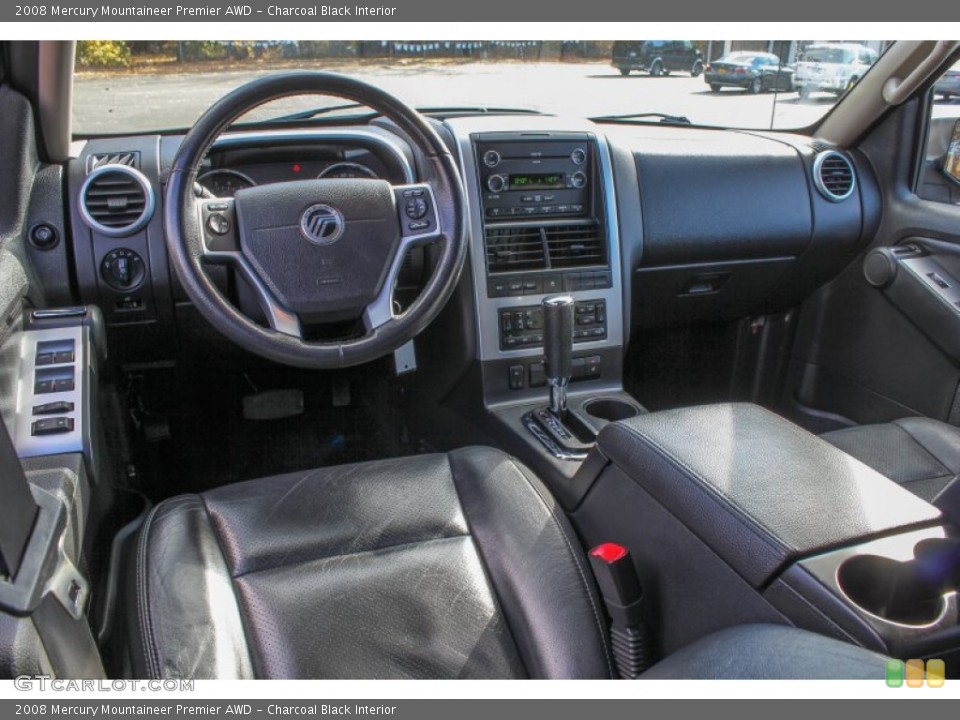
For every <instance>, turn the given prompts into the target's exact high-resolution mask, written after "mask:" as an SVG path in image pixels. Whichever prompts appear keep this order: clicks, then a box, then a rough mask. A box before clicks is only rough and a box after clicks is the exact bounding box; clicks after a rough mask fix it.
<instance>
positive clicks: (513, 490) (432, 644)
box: [130, 447, 883, 679]
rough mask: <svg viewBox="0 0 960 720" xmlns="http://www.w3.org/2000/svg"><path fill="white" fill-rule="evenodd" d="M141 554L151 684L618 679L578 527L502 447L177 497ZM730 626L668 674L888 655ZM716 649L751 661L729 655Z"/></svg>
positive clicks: (752, 672)
mask: <svg viewBox="0 0 960 720" xmlns="http://www.w3.org/2000/svg"><path fill="white" fill-rule="evenodd" d="M135 555H136V557H135V571H134V573H133V580H134V582H135V584H136V587H135V592H132V593H130V597H131V598H132V599H133V602H134V603H135V608H133V611H134V612H133V613H132V614H131V616H130V617H132V618H133V620H132V622H131V625H134V626H135V627H134V628H132V633H131V651H132V652H131V655H132V660H133V668H132V670H133V673H134V675H135V676H136V677H143V678H218V679H245V678H524V677H530V678H610V677H613V676H615V673H614V668H613V663H612V661H611V652H610V647H609V641H608V636H607V628H606V624H605V620H604V615H603V609H602V607H603V606H602V603H601V601H600V599H599V598H598V596H597V593H596V589H595V587H594V584H593V579H592V576H591V574H590V570H589V568H588V566H587V564H586V561H585V557H584V556H583V552H582V550H581V548H580V544H579V542H578V540H577V538H576V536H575V534H574V532H573V530H572V528H571V527H570V525H569V523H568V521H567V519H566V517H565V516H564V515H563V513H562V511H561V509H560V508H559V507H558V506H557V504H556V503H555V502H554V500H553V499H552V497H551V496H550V495H549V493H548V492H547V491H546V490H545V488H544V487H543V486H542V485H541V484H540V482H539V481H538V479H537V478H536V477H534V476H533V475H532V474H531V473H530V471H529V470H527V469H526V468H525V467H523V466H522V465H521V464H519V463H518V462H517V461H515V460H513V459H512V458H510V457H509V456H507V455H504V454H503V453H501V452H499V451H496V450H493V449H489V448H480V447H474V448H464V449H461V450H456V451H454V452H451V453H449V454H445V455H420V456H415V457H407V458H401V459H392V460H383V461H377V462H369V463H362V464H356V465H346V466H339V467H328V468H322V469H319V470H314V471H310V472H300V473H292V474H287V475H280V476H277V477H272V478H266V479H262V480H254V481H250V482H244V483H238V484H235V485H228V486H225V487H221V488H218V489H216V490H212V491H209V492H206V493H203V494H201V495H182V496H179V497H175V498H171V499H169V500H166V501H164V502H162V503H160V504H159V505H158V506H157V507H156V508H155V509H154V510H153V511H152V512H151V513H150V515H149V517H148V518H147V520H146V521H145V523H144V526H143V528H142V530H141V534H140V539H139V544H138V547H137V551H136V553H135ZM758 628H759V629H758ZM725 632H726V635H724V634H723V633H721V634H720V635H723V637H719V636H716V639H713V640H711V639H709V638H708V639H707V640H706V641H705V644H703V643H701V644H702V645H703V647H694V646H691V647H689V648H687V649H685V650H684V651H682V652H681V653H677V655H676V656H675V659H674V660H673V661H672V664H671V661H670V660H669V659H668V660H667V661H665V662H664V663H661V666H660V670H657V668H654V670H655V671H656V672H660V675H656V674H655V675H654V676H655V677H683V676H694V675H696V676H713V677H721V676H725V677H734V676H739V677H757V676H759V677H770V676H771V675H770V674H769V673H770V672H771V668H772V667H773V668H780V667H787V668H788V669H786V670H783V671H782V672H783V673H785V674H783V675H780V676H781V677H788V676H794V677H811V676H813V677H819V676H820V674H821V673H823V672H824V668H825V667H827V668H828V670H829V672H830V673H832V675H833V676H839V677H850V676H857V677H876V678H879V677H882V673H883V660H882V658H881V657H880V656H878V655H875V654H874V653H870V652H867V651H865V650H862V649H861V648H856V647H854V646H851V645H847V644H845V643H840V642H837V641H834V640H830V639H828V638H823V637H820V636H817V635H812V634H810V633H805V632H803V631H799V630H795V629H792V628H777V627H772V628H770V627H767V628H764V626H756V627H754V628H752V629H751V628H749V627H745V628H744V630H743V632H739V633H738V632H737V631H736V630H734V631H730V630H728V631H725ZM797 634H799V635H801V636H802V637H800V638H799V639H798V638H797V637H796V635H797ZM738 643H739V644H744V647H745V648H749V651H748V652H747V651H745V652H744V653H738V651H737V650H736V646H737V645H738ZM694 645H695V646H696V645H697V644H696V643H695V644H694ZM719 647H722V648H726V649H727V651H729V652H731V653H733V654H734V656H735V657H736V656H739V657H740V658H741V663H746V665H743V664H741V665H739V666H733V667H732V666H731V664H730V663H729V656H728V660H726V661H723V662H719V661H717V657H718V655H717V653H718V648H719ZM763 648H766V653H765V652H764V651H763ZM797 648H800V650H798V649H797ZM807 648H809V650H808V649H807ZM684 652H685V653H686V654H687V655H689V657H687V655H684V657H683V658H680V657H679V656H680V655H682V654H683V653H684ZM798 654H802V655H803V657H799V658H798V657H797V656H798ZM771 657H775V658H782V657H790V658H791V661H790V662H789V663H786V664H784V663H781V662H779V661H778V662H772V661H771V659H770V658H771ZM831 658H834V659H835V664H837V663H839V665H840V667H837V668H834V667H831V666H830V659H831ZM811 673H812V675H811ZM704 674H705V675H704Z"/></svg>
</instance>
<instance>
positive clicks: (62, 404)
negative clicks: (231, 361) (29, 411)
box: [33, 400, 74, 415]
mask: <svg viewBox="0 0 960 720" xmlns="http://www.w3.org/2000/svg"><path fill="white" fill-rule="evenodd" d="M73 409H74V405H73V403H72V402H69V401H67V400H57V401H56V402H48V403H44V404H43V405H35V406H34V408H33V414H34V415H57V414H59V413H68V412H73Z"/></svg>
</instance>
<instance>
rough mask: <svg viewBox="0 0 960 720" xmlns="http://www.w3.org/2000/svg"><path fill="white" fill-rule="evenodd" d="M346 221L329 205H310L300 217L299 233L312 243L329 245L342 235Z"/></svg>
mask: <svg viewBox="0 0 960 720" xmlns="http://www.w3.org/2000/svg"><path fill="white" fill-rule="evenodd" d="M345 227H346V221H345V220H344V219H343V215H342V214H341V212H340V211H339V210H337V209H336V208H332V207H330V206H329V205H311V206H310V207H308V208H307V209H306V210H304V211H303V215H301V216H300V232H302V233H303V236H304V237H305V238H306V239H307V240H309V241H310V242H312V243H316V244H317V245H329V244H330V243H333V242H336V241H337V240H339V239H340V236H341V235H343V230H344V228H345Z"/></svg>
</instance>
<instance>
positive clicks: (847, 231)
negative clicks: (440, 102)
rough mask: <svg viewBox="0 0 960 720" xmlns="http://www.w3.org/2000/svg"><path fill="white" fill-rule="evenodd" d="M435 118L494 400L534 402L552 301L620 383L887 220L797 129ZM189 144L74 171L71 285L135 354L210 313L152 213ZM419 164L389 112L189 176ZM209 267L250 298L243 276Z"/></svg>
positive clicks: (355, 173) (769, 307)
mask: <svg viewBox="0 0 960 720" xmlns="http://www.w3.org/2000/svg"><path fill="white" fill-rule="evenodd" d="M433 122H435V126H436V128H437V129H438V131H439V132H440V133H441V136H442V137H444V139H445V141H446V142H447V144H448V146H449V147H450V149H451V151H452V153H453V154H454V156H455V158H456V159H457V161H458V163H459V168H460V171H461V174H462V179H463V183H464V187H465V190H466V193H467V209H468V216H469V217H468V218H467V220H468V227H469V258H470V260H469V265H468V268H469V269H468V271H467V275H468V277H469V281H468V282H465V284H464V286H463V287H464V292H461V293H458V294H457V295H455V298H454V300H453V301H452V303H454V304H457V305H458V306H459V307H458V310H459V312H457V313H455V314H456V316H457V317H459V318H461V319H464V318H469V320H461V322H460V325H459V326H458V327H457V328H456V332H459V333H462V340H463V342H462V345H463V346H464V347H465V348H466V349H465V350H464V352H465V353H466V354H468V355H469V357H467V358H465V361H466V362H474V363H478V364H479V367H480V371H481V377H482V385H483V394H484V400H485V402H486V403H487V405H489V406H496V405H498V404H501V403H513V402H521V401H524V400H529V399H530V398H533V397H538V396H539V395H541V394H542V392H543V390H542V386H543V384H544V378H543V366H542V362H541V355H542V340H543V338H542V317H541V315H540V312H539V306H540V303H541V301H542V300H543V298H544V297H546V296H547V295H550V294H554V293H560V292H562V293H567V294H571V295H573V297H574V299H575V301H576V304H577V305H576V321H575V323H576V325H575V329H574V339H575V345H574V351H575V354H574V381H575V384H576V383H579V387H582V388H583V389H584V391H590V392H596V391H612V390H616V389H617V388H619V387H620V385H621V382H622V370H623V367H622V364H623V356H624V352H625V349H626V347H627V345H628V343H629V341H630V337H631V334H641V341H642V332H643V330H644V328H647V327H656V326H663V325H671V324H673V325H677V324H689V323H695V322H701V321H713V320H722V319H735V318H739V317H744V316H745V315H749V314H752V313H758V314H759V313H764V312H770V311H776V310H780V309H786V308H789V307H792V306H795V305H796V304H798V303H799V302H800V301H801V300H802V299H803V298H804V297H806V295H808V294H809V293H810V292H811V291H812V290H813V289H815V288H816V287H818V286H819V285H821V284H823V283H824V282H826V281H827V280H829V279H830V278H831V277H832V276H833V275H835V274H836V273H837V272H839V270H840V269H841V268H842V267H844V266H845V265H846V264H847V263H848V262H849V261H850V260H852V258H853V257H855V255H856V253H857V252H858V250H859V248H861V247H863V245H864V243H865V241H866V239H867V238H868V237H869V233H870V232H871V230H872V228H874V227H875V225H876V222H877V220H878V218H879V216H880V201H879V191H878V190H877V186H876V183H875V181H874V180H873V177H872V175H871V174H870V171H869V168H868V166H866V164H863V163H859V162H858V158H857V157H856V156H855V155H852V154H850V153H847V152H843V151H840V150H838V149H836V148H831V147H828V146H825V145H822V144H818V143H817V142H815V141H812V140H811V138H809V137H807V136H803V135H790V134H786V133H769V134H762V133H748V132H740V131H728V130H719V129H718V130H707V129H699V128H688V127H672V126H657V125H599V124H595V123H592V122H590V121H587V120H579V119H573V120H571V119H564V118H557V117H548V116H516V115H510V116H497V115H490V114H484V115H479V116H458V117H454V118H448V119H446V120H443V121H440V120H435V121H433ZM181 140H182V138H181V137H178V136H134V137H128V138H108V139H97V140H91V141H89V142H87V143H86V144H85V145H84V147H83V149H82V152H81V153H80V154H79V156H78V157H77V158H76V159H75V160H74V161H72V162H71V164H70V167H69V175H68V183H69V190H70V208H71V218H72V227H73V231H72V232H73V243H72V251H73V258H72V261H73V264H74V266H75V267H76V277H77V284H78V287H79V291H80V296H81V299H82V300H83V301H84V302H90V303H94V304H97V305H99V306H100V307H101V308H102V309H103V313H104V317H105V321H106V323H107V326H108V328H109V329H110V330H111V332H112V333H113V334H114V335H117V336H118V337H120V338H122V340H121V342H120V346H121V348H122V349H121V352H122V353H125V354H127V356H126V357H125V360H126V361H127V362H136V361H143V360H144V359H146V358H154V357H157V356H158V354H159V355H161V356H162V354H163V353H164V352H168V351H169V350H168V348H169V347H170V339H171V338H172V337H175V336H176V335H177V334H178V333H181V332H183V331H184V329H185V328H186V327H189V326H191V325H192V326H202V325H203V322H202V321H199V320H198V316H197V315H196V313H195V312H191V306H190V303H189V301H188V299H187V297H186V296H185V294H184V293H183V291H182V290H181V289H180V287H179V284H178V281H177V279H176V277H175V274H174V273H173V272H172V271H171V268H170V267H169V262H168V259H167V257H166V249H165V239H164V234H163V227H162V220H161V218H162V212H161V209H162V203H163V199H162V192H161V188H162V185H161V179H162V177H163V174H164V172H165V171H166V169H167V168H168V167H169V166H170V164H171V161H172V159H173V157H174V155H175V154H176V151H177V148H178V147H179V144H180V142H181ZM419 161H420V159H419V158H418V157H416V155H415V152H414V150H413V149H412V148H411V145H410V144H409V143H407V142H406V140H405V139H404V137H403V136H402V135H401V134H400V133H399V132H398V131H397V130H396V128H394V127H393V126H391V125H389V124H387V123H385V122H372V123H368V124H364V125H359V126H343V127H328V126H324V127H320V128H306V129H297V130H289V129H283V130H248V131H238V132H232V133H230V134H226V135H224V136H222V137H221V138H220V139H219V140H218V141H217V142H216V143H215V145H214V146H213V147H212V149H211V151H210V153H209V154H208V157H207V158H206V160H205V162H204V165H203V167H202V168H201V172H200V174H199V178H198V182H199V184H200V186H202V189H203V192H205V193H206V194H207V195H208V196H210V195H212V196H215V197H232V196H233V195H234V194H235V193H237V192H239V191H241V190H242V189H244V188H247V187H252V186H255V185H262V184H270V183H282V182H286V181H291V180H298V179H306V178H317V177H321V178H324V177H326V178H342V177H350V178H366V177H369V178H379V179H383V180H387V181H389V182H391V183H394V184H403V183H412V182H416V181H417V180H418V179H419V178H418V174H417V171H416V168H417V167H418V164H419ZM429 269H430V252H429V249H427V250H424V249H421V250H420V252H419V253H418V254H416V255H414V256H412V257H410V258H408V259H407V260H406V261H405V263H404V272H403V274H402V276H401V282H400V283H398V291H400V292H398V294H405V295H406V296H407V298H408V299H409V298H410V297H416V293H417V291H418V288H419V287H422V284H423V282H425V280H426V279H428V278H429ZM212 272H218V273H228V271H227V270H226V269H224V268H216V269H214V271H212ZM214 279H215V281H216V282H218V284H219V285H220V286H221V288H222V289H223V290H224V292H225V293H227V294H228V295H232V296H233V297H235V298H236V300H235V302H236V304H237V305H238V306H239V307H241V309H243V310H244V311H247V310H248V308H250V303H249V298H247V301H245V300H244V289H243V287H242V286H241V284H240V283H238V282H237V281H236V279H235V278H231V277H229V274H226V275H222V276H218V277H217V278H214ZM245 302H246V304H245ZM401 304H402V302H401ZM249 314H255V309H253V310H251V311H250V313H249ZM458 339H460V338H458ZM457 344H458V346H459V345H460V344H461V343H457Z"/></svg>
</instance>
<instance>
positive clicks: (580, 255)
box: [485, 223, 607, 274]
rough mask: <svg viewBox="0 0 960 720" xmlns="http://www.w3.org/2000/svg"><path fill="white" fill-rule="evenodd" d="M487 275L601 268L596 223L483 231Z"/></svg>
mask: <svg viewBox="0 0 960 720" xmlns="http://www.w3.org/2000/svg"><path fill="white" fill-rule="evenodd" d="M485 240H486V251H487V272H488V273H490V274H495V273H502V272H513V271H517V270H548V269H551V268H575V267H594V266H605V265H606V264H607V257H606V252H605V248H604V239H603V236H602V235H601V233H600V227H599V225H598V224H597V223H585V224H584V223H580V224H570V225H543V226H539V225H537V226H528V227H488V228H487V229H486V236H485Z"/></svg>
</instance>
